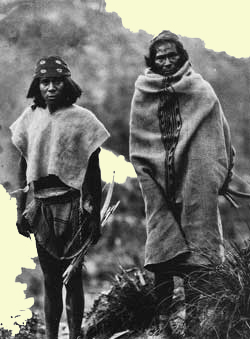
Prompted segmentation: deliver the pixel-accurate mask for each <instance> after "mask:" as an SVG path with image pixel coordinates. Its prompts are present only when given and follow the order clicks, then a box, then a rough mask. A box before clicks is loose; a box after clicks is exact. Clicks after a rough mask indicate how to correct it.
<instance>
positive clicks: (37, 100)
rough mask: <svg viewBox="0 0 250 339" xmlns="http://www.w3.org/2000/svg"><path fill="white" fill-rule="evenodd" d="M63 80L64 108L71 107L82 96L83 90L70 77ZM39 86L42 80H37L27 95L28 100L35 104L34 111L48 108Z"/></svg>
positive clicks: (33, 105) (33, 82)
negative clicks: (37, 108) (39, 108)
mask: <svg viewBox="0 0 250 339" xmlns="http://www.w3.org/2000/svg"><path fill="white" fill-rule="evenodd" d="M62 80H63V82H64V87H63V102H62V106H63V107H69V106H71V105H72V104H74V103H75V102H76V100H77V99H78V98H79V97H80V96H81V94H82V90H81V88H80V87H79V86H78V85H77V83H76V82H75V81H74V80H72V79H71V78H70V77H62ZM39 85H40V78H35V79H34V80H33V81H32V83H31V85H30V88H29V90H28V94H27V98H31V99H33V104H32V106H31V107H32V109H33V110H35V109H36V107H42V108H46V103H45V101H44V99H43V97H42V95H41V91H40V87H39Z"/></svg>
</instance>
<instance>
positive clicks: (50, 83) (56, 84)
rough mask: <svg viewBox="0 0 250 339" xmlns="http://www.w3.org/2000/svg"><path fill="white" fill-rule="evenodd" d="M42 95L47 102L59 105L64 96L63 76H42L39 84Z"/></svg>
mask: <svg viewBox="0 0 250 339" xmlns="http://www.w3.org/2000/svg"><path fill="white" fill-rule="evenodd" d="M39 88H40V92H41V95H42V97H43V99H44V101H45V102H46V104H47V105H48V106H49V105H53V106H57V105H59V104H60V101H61V99H62V96H63V88H64V81H63V79H62V78H50V77H48V78H42V79H40V84H39Z"/></svg>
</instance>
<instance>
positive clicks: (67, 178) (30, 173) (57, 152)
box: [10, 104, 109, 190]
mask: <svg viewBox="0 0 250 339" xmlns="http://www.w3.org/2000/svg"><path fill="white" fill-rule="evenodd" d="M10 129H11V131H12V141H13V143H14V145H15V146H16V147H17V148H18V149H19V151H20V152H21V153H22V155H23V156H24V157H25V159H26V162H27V171H26V177H27V183H28V184H29V183H31V182H32V181H35V180H38V179H39V178H41V177H46V176H48V175H49V174H53V175H56V176H58V177H59V178H60V179H61V181H63V182H64V183H65V184H66V185H68V186H70V187H73V188H75V189H77V190H81V188H82V184H83V181H84V177H85V173H86V170H87V165H88V160H89V158H90V156H91V154H92V153H93V152H94V151H95V150H96V149H97V148H98V147H100V146H101V145H102V144H103V142H104V141H105V140H106V139H107V138H108V137H109V133H108V131H107V130H106V129H105V127H104V126H103V124H102V123H101V122H100V121H99V120H98V119H97V118H96V116H95V115H94V114H93V113H92V112H90V111H89V110H87V109H85V108H82V107H80V106H78V105H75V104H74V105H72V106H70V107H68V108H64V109H60V110H58V111H56V112H55V113H52V114H50V112H49V111H48V110H47V109H43V108H40V107H37V108H36V109H35V110H32V108H31V107H28V108H27V109H26V110H25V111H24V112H23V114H22V115H21V116H20V117H19V118H18V119H17V120H16V121H15V122H14V123H13V124H12V125H11V126H10Z"/></svg>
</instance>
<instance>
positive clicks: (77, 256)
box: [63, 176, 120, 285]
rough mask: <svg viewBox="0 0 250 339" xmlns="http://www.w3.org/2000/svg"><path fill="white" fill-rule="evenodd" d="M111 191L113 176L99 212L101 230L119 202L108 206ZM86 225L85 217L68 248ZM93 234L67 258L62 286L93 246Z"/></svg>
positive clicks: (112, 188)
mask: <svg viewBox="0 0 250 339" xmlns="http://www.w3.org/2000/svg"><path fill="white" fill-rule="evenodd" d="M105 188H106V185H105V187H104V188H103V191H104V190H105ZM113 190H114V176H113V180H112V182H111V184H109V188H108V192H107V195H106V199H105V201H104V204H103V207H102V210H101V228H103V227H104V226H105V225H106V223H107V221H108V219H109V218H110V216H111V215H112V214H113V213H114V212H115V210H116V209H117V207H118V206H119V204H120V201H117V202H116V203H115V204H114V205H111V206H110V203H111V198H112V194H113ZM88 223H89V218H87V217H85V219H84V220H83V221H82V227H81V228H79V230H78V232H77V233H76V234H75V237H74V238H73V239H72V241H71V243H70V244H69V247H70V246H71V245H72V244H73V242H74V240H75V239H76V237H77V236H78V234H79V233H80V231H81V230H82V229H83V228H84V226H87V225H88ZM93 233H94V232H93V230H92V232H90V235H89V236H88V238H87V239H86V240H85V241H84V243H83V245H82V247H81V248H80V250H78V251H77V252H76V253H74V254H73V255H72V256H71V257H68V258H67V259H72V260H71V263H70V264H69V266H68V267H67V269H66V270H65V272H64V273H63V283H64V285H67V284H68V282H69V280H70V278H71V276H72V274H73V272H74V271H75V269H76V268H77V267H79V265H81V264H82V262H83V261H84V257H85V255H86V254H87V252H88V250H89V249H90V247H91V246H92V245H93V235H94V234H93Z"/></svg>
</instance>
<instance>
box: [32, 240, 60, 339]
mask: <svg viewBox="0 0 250 339" xmlns="http://www.w3.org/2000/svg"><path fill="white" fill-rule="evenodd" d="M37 253H38V257H39V262H40V265H41V269H42V271H43V276H44V289H45V291H44V292H45V296H44V313H45V325H46V335H47V339H58V328H59V323H60V319H61V315H62V310H63V302H62V273H61V267H60V266H61V263H60V261H59V260H57V259H55V258H53V257H52V256H51V255H50V254H49V253H48V252H47V251H46V250H45V249H44V248H43V247H41V246H40V245H39V244H38V243H37Z"/></svg>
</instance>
